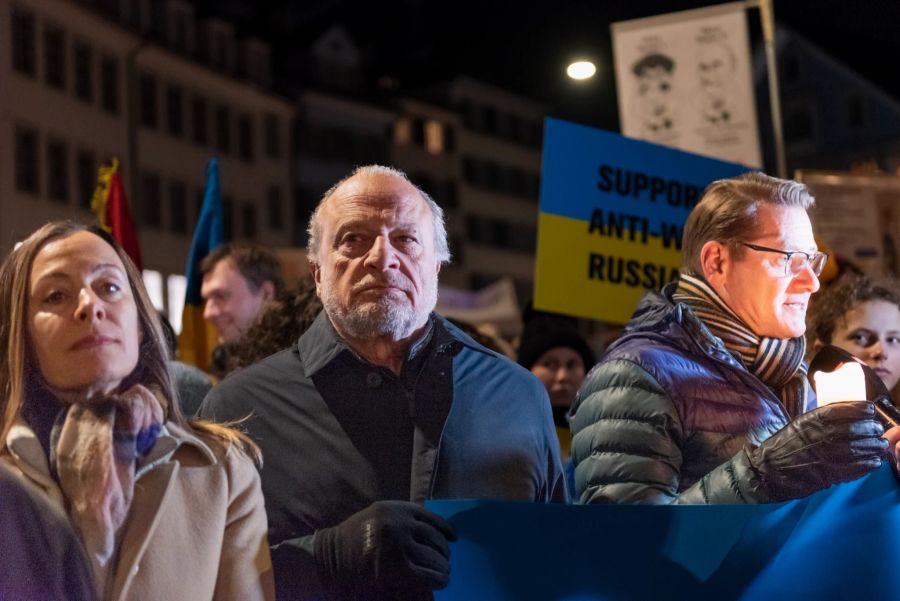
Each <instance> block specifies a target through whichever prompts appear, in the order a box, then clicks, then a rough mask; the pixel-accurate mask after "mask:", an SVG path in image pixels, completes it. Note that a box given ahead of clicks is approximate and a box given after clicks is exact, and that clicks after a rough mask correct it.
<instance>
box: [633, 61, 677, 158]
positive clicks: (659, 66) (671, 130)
mask: <svg viewBox="0 0 900 601" xmlns="http://www.w3.org/2000/svg"><path fill="white" fill-rule="evenodd" d="M631 72H632V73H633V74H634V76H635V86H636V90H637V97H638V112H639V114H640V119H641V123H642V127H643V132H644V136H645V138H646V139H648V140H652V141H657V142H659V141H666V140H671V139H672V138H673V137H674V136H677V131H676V127H675V125H676V124H675V113H676V108H677V106H676V105H677V95H676V94H675V90H674V86H673V83H674V82H673V75H674V72H675V61H674V60H673V59H672V57H670V56H668V55H666V54H663V53H662V52H650V53H648V54H645V55H644V56H642V57H641V58H640V59H639V60H638V61H637V62H635V63H634V65H633V66H632V68H631Z"/></svg>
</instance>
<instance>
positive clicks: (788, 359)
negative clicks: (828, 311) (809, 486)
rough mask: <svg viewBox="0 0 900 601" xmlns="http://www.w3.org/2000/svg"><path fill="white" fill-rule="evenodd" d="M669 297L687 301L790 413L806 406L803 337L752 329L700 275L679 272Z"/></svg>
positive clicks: (802, 409)
mask: <svg viewBox="0 0 900 601" xmlns="http://www.w3.org/2000/svg"><path fill="white" fill-rule="evenodd" d="M672 298H673V300H675V301H677V302H680V303H684V304H685V305H687V306H688V307H689V308H690V309H691V312H692V313H693V314H694V315H695V316H697V318H698V319H700V320H701V321H702V322H703V323H704V324H705V325H706V327H708V328H709V329H710V331H711V332H712V333H713V334H714V335H716V336H717V337H718V338H720V339H721V340H722V343H723V344H724V345H725V348H726V349H727V350H728V351H729V352H730V353H731V354H732V355H734V356H735V358H736V359H738V360H739V361H740V362H741V363H742V364H743V365H744V367H746V368H747V369H748V370H749V371H750V373H752V374H754V375H755V376H756V377H758V378H759V379H760V380H762V381H763V383H765V384H766V386H768V387H769V388H771V389H772V390H773V391H774V392H775V393H776V394H777V395H778V396H779V398H780V399H781V401H782V403H783V404H784V406H785V407H786V408H787V410H788V413H789V414H790V415H791V416H797V415H800V414H801V413H803V411H804V410H805V408H806V400H807V399H806V392H807V389H806V369H807V365H806V363H805V362H804V361H803V357H804V355H805V354H806V339H805V338H804V337H803V336H798V337H797V338H764V337H760V336H758V335H757V334H756V333H754V332H753V330H751V329H750V328H749V327H747V324H745V323H744V322H743V321H742V320H741V318H740V317H738V316H737V315H736V314H735V313H734V311H732V310H731V309H730V308H729V307H728V305H726V304H725V303H724V302H723V301H722V299H720V298H719V295H718V294H716V293H715V291H714V290H713V289H712V288H711V287H710V286H709V284H707V283H706V282H705V281H703V280H702V279H700V278H697V277H693V276H689V275H682V276H681V277H680V278H679V281H678V287H677V288H676V289H675V292H674V293H673V294H672Z"/></svg>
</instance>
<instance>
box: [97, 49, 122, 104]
mask: <svg viewBox="0 0 900 601" xmlns="http://www.w3.org/2000/svg"><path fill="white" fill-rule="evenodd" d="M100 104H101V106H102V107H103V110H104V111H108V112H110V113H118V112H119V62H118V61H117V60H116V59H115V58H113V57H111V56H104V57H103V59H102V60H101V61H100Z"/></svg>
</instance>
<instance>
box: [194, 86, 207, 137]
mask: <svg viewBox="0 0 900 601" xmlns="http://www.w3.org/2000/svg"><path fill="white" fill-rule="evenodd" d="M191 119H192V120H193V123H194V142H196V143H197V144H200V145H201V146H204V145H206V143H207V141H208V140H209V134H208V132H207V117H206V99H205V98H202V97H200V96H194V99H193V101H191Z"/></svg>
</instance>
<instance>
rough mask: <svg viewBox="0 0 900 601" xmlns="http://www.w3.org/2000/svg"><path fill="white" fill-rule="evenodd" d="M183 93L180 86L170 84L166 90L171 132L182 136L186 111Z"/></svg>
mask: <svg viewBox="0 0 900 601" xmlns="http://www.w3.org/2000/svg"><path fill="white" fill-rule="evenodd" d="M183 96H184V95H183V94H182V93H181V88H179V87H178V86H169V89H168V90H166V104H167V107H168V113H169V133H170V134H172V135H173V136H178V137H181V134H182V132H183V131H184V123H183V121H184V118H183V114H184V111H183V110H182V105H183V104H184V102H183Z"/></svg>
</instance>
